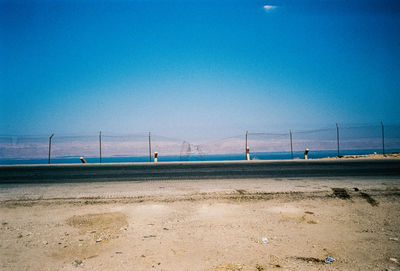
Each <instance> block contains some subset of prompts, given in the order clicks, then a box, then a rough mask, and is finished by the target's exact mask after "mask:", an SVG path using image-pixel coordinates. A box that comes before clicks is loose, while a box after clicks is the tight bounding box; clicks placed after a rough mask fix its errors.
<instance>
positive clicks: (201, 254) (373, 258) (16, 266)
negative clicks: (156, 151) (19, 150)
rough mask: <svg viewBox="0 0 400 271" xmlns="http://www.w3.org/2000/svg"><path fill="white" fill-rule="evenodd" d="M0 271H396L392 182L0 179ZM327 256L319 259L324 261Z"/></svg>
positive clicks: (399, 233)
mask: <svg viewBox="0 0 400 271" xmlns="http://www.w3.org/2000/svg"><path fill="white" fill-rule="evenodd" d="M0 191H1V193H0V213H1V221H0V223H1V224H0V240H1V243H0V252H1V253H0V262H1V264H0V269H1V270H5V271H6V270H400V265H399V263H398V261H399V259H400V242H399V238H400V201H399V198H400V190H399V179H398V178H384V179H383V178H382V179H379V178H378V179H377V178H306V179H304V178H299V179H296V178H291V179H236V180H210V181H207V180H202V181H194V180H191V181H184V180H181V181H150V182H115V183H112V182H104V183H95V184H93V183H79V184H68V183H64V184H35V185H34V184H32V185H27V184H25V185H22V184H21V185H2V186H1V190H0ZM328 256H329V257H332V258H334V259H335V261H333V262H331V263H325V259H326V257H328Z"/></svg>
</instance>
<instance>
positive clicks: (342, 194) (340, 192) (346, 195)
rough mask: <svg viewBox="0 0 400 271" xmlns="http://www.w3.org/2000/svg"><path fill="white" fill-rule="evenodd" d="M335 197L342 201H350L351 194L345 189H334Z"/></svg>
mask: <svg viewBox="0 0 400 271" xmlns="http://www.w3.org/2000/svg"><path fill="white" fill-rule="evenodd" d="M332 191H333V196H335V197H338V198H341V199H350V195H349V193H347V190H346V189H345V188H332Z"/></svg>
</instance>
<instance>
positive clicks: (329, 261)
mask: <svg viewBox="0 0 400 271" xmlns="http://www.w3.org/2000/svg"><path fill="white" fill-rule="evenodd" d="M334 261H336V259H334V258H332V257H329V256H328V257H326V258H325V263H331V262H334Z"/></svg>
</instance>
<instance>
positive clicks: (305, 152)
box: [304, 149, 310, 160]
mask: <svg viewBox="0 0 400 271" xmlns="http://www.w3.org/2000/svg"><path fill="white" fill-rule="evenodd" d="M309 151H310V150H309V149H306V150H305V151H304V159H305V160H307V159H308V152H309Z"/></svg>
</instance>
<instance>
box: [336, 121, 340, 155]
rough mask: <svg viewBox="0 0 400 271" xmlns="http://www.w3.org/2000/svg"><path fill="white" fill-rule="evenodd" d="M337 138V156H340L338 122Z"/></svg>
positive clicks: (337, 127) (337, 128)
mask: <svg viewBox="0 0 400 271" xmlns="http://www.w3.org/2000/svg"><path fill="white" fill-rule="evenodd" d="M336 139H337V156H338V157H339V156H340V147H339V146H340V143H339V125H338V124H337V123H336Z"/></svg>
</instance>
